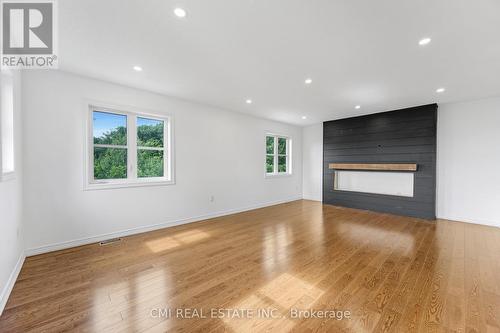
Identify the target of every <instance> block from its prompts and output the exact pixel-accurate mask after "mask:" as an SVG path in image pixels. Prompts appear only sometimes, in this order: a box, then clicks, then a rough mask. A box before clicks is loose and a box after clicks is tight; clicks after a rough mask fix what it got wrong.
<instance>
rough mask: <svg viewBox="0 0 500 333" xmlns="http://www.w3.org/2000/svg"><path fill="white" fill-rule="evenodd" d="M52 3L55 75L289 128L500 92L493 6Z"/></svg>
mask: <svg viewBox="0 0 500 333" xmlns="http://www.w3.org/2000/svg"><path fill="white" fill-rule="evenodd" d="M58 5H59V17H60V21H59V38H60V39H59V53H60V57H59V59H60V63H59V64H60V68H61V69H62V70H66V71H70V72H75V73H79V74H83V75H87V76H91V77H95V78H99V79H103V80H108V81H112V82H117V83H120V84H124V85H129V86H133V87H138V88H143V89H147V90H151V91H155V92H160V93H163V94H166V95H170V96H175V97H180V98H184V99H189V100H194V101H197V102H201V103H205V104H210V105H214V106H220V107H223V108H226V109H230V110H234V111H238V112H245V113H249V114H252V115H255V116H259V117H265V118H269V119H274V120H279V121H284V122H288V123H292V124H297V125H307V124H312V123H317V122H320V121H324V120H330V119H335V118H341V117H348V116H353V115H359V114H366V113H373V112H380V111H386V110H391V109H397V108H401V107H407V106H415V105H421V104H427V103H433V102H451V101H462V100H469V99H476V98H482V97H488V96H493V95H500V1H498V0H376V1H374V0H342V1H339V0H178V1H169V0H146V1H145V0H126V1H125V0H63V1H58ZM175 7H182V8H184V9H186V11H187V17H186V18H184V19H179V18H177V17H176V16H175V15H174V14H173V9H174V8H175ZM423 37H431V38H432V42H431V43H430V44H429V45H427V46H425V47H421V46H419V45H418V41H419V40H420V39H421V38H423ZM134 65H139V66H141V67H142V68H143V71H142V72H135V71H133V69H132V67H133V66H134ZM308 77H310V78H312V80H313V82H312V84H311V85H310V86H306V85H305V84H304V80H305V79H306V78H308ZM439 87H445V88H446V91H445V92H444V93H443V94H437V93H436V92H435V90H436V89H437V88H439ZM248 98H250V99H252V100H253V103H252V104H250V105H247V104H246V103H245V100H246V99H248ZM357 104H360V105H361V106H362V107H361V109H359V110H355V109H354V106H355V105H357ZM304 115H305V116H307V119H306V120H303V119H302V116H304Z"/></svg>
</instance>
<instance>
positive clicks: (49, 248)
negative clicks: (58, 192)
mask: <svg viewBox="0 0 500 333" xmlns="http://www.w3.org/2000/svg"><path fill="white" fill-rule="evenodd" d="M301 199H302V196H295V197H290V198H288V199H284V200H277V201H272V202H265V203H260V204H256V205H251V206H247V207H242V208H237V209H229V210H225V211H219V212H214V213H210V214H206V215H201V216H196V217H191V218H185V219H180V220H172V221H167V222H163V223H159V224H153V225H148V226H144V227H138V228H132V229H127V230H121V231H117V232H111V233H107V234H101V235H97V236H91V237H85V238H80V239H75V240H71V241H66V242H60V243H55V244H50V245H44V246H40V247H35V248H30V249H27V250H26V256H28V257H29V256H34V255H37V254H42V253H47V252H53V251H59V250H64V249H68V248H71V247H75V246H81V245H86V244H92V243H97V242H100V241H103V240H106V239H111V238H117V237H125V236H130V235H134V234H140V233H143V232H148V231H153V230H158V229H163V228H168V227H173V226H177V225H181V224H187V223H192V222H198V221H202V220H206V219H212V218H215V217H220V216H225V215H231V214H236V213H241V212H245V211H249V210H253V209H258V208H263V207H268V206H274V205H279V204H282V203H286V202H291V201H295V200H301Z"/></svg>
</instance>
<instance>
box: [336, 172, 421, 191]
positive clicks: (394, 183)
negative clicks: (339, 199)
mask: <svg viewBox="0 0 500 333" xmlns="http://www.w3.org/2000/svg"><path fill="white" fill-rule="evenodd" d="M333 179H334V189H335V190H339V191H349V192H362V193H372V194H384V195H394V196H400V197H413V194H414V174H413V172H383V171H351V170H335V176H334V178H333Z"/></svg>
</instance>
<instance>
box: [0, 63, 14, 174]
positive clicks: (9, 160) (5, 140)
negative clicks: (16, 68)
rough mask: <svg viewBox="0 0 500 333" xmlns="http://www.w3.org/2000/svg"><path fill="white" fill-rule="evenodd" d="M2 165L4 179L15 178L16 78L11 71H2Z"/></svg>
mask: <svg viewBox="0 0 500 333" xmlns="http://www.w3.org/2000/svg"><path fill="white" fill-rule="evenodd" d="M0 81H1V96H0V97H1V113H0V125H1V127H0V133H1V137H0V140H1V145H0V151H1V154H0V166H1V169H2V173H1V178H2V179H3V180H6V179H11V178H14V175H15V173H14V172H15V167H14V79H13V77H12V73H11V72H10V71H5V70H3V71H2V72H1V78H0Z"/></svg>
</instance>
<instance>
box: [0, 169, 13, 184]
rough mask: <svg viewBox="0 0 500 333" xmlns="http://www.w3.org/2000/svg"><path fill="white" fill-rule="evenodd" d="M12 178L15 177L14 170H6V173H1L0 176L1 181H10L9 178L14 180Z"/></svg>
mask: <svg viewBox="0 0 500 333" xmlns="http://www.w3.org/2000/svg"><path fill="white" fill-rule="evenodd" d="M14 179H16V173H15V171H12V172H6V173H3V174H2V175H1V176H0V181H1V182H7V181H10V180H14Z"/></svg>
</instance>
